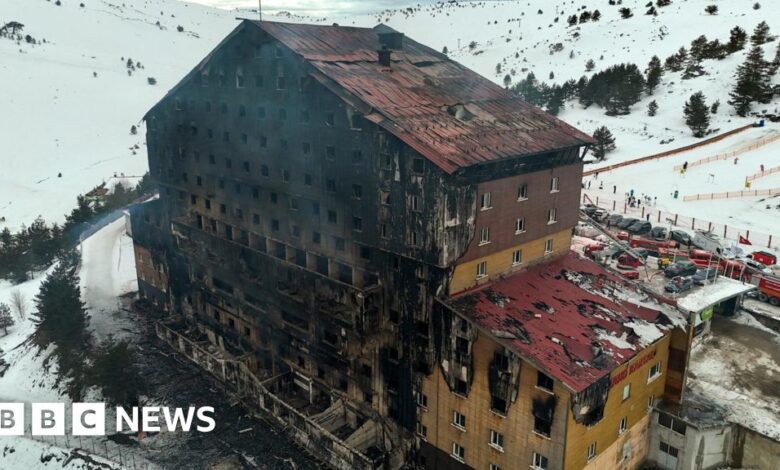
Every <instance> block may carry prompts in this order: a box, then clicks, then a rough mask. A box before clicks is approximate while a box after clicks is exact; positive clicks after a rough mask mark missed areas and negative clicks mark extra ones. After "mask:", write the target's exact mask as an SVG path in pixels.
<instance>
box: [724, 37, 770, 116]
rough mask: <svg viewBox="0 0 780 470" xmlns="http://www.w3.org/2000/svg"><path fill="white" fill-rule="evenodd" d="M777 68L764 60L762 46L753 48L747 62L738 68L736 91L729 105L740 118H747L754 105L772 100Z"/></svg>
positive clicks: (731, 95)
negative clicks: (772, 80)
mask: <svg viewBox="0 0 780 470" xmlns="http://www.w3.org/2000/svg"><path fill="white" fill-rule="evenodd" d="M775 72H776V68H775V67H773V65H772V64H771V63H769V62H767V61H766V60H764V50H763V49H762V48H761V46H753V48H752V49H750V52H748V55H747V58H746V59H745V62H744V63H743V64H742V65H740V66H739V67H738V68H737V73H736V77H735V81H736V83H735V85H734V89H733V90H732V91H731V93H729V96H730V97H731V99H730V100H729V104H730V105H732V106H733V107H734V110H735V111H736V112H737V114H738V115H740V116H747V113H748V112H749V111H750V108H751V105H752V103H762V104H766V103H769V101H771V100H772V95H773V88H772V83H771V77H772V74H773V73H775Z"/></svg>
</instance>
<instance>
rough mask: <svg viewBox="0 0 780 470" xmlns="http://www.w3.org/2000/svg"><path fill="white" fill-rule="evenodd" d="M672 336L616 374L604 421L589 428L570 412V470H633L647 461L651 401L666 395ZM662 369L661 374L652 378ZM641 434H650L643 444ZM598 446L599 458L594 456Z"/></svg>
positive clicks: (567, 459) (568, 434) (567, 437)
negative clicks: (606, 469) (648, 418)
mask: <svg viewBox="0 0 780 470" xmlns="http://www.w3.org/2000/svg"><path fill="white" fill-rule="evenodd" d="M670 337H671V335H670V334H667V335H666V336H664V337H663V338H661V339H659V340H658V342H656V343H654V344H653V345H651V346H649V347H647V348H646V349H645V350H643V351H641V352H639V354H637V355H636V356H634V358H632V359H631V361H629V362H628V363H626V364H624V365H622V366H621V367H619V368H617V369H615V370H614V371H612V373H611V374H610V377H611V389H610V391H609V395H608V397H607V403H606V405H605V407H604V417H603V418H602V419H601V421H599V422H598V423H596V424H594V425H593V426H586V425H583V424H578V423H577V422H575V421H574V418H573V417H572V415H571V413H569V418H568V423H567V426H566V428H567V433H566V451H565V458H564V459H565V460H564V461H565V466H566V468H567V469H581V468H586V467H587V468H592V469H594V470H595V469H602V468H625V469H633V468H637V466H638V465H639V463H640V462H641V461H642V460H644V458H645V456H646V455H647V446H646V442H645V443H644V444H641V445H640V443H639V442H640V441H642V439H645V438H646V433H647V417H648V415H649V413H650V408H649V406H650V403H651V400H657V399H660V397H661V396H662V395H663V394H664V385H665V383H666V379H667V365H668V360H669V341H670ZM656 368H658V372H657V373H653V374H651V370H652V371H655V370H656ZM624 420H625V421H624ZM623 428H624V429H625V430H622V429H623ZM640 434H644V435H643V436H641V439H640V438H639V437H638V436H639V435H640ZM645 440H646V439H645ZM593 445H595V448H594V449H595V455H594V456H592V457H589V448H591V446H593Z"/></svg>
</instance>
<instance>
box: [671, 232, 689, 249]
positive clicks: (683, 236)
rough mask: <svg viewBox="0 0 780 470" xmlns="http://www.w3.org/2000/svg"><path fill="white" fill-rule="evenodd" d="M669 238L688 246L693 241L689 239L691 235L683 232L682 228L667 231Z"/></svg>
mask: <svg viewBox="0 0 780 470" xmlns="http://www.w3.org/2000/svg"><path fill="white" fill-rule="evenodd" d="M669 238H671V239H672V240H674V241H676V242H677V243H679V244H680V245H682V246H688V245H690V244H691V242H692V241H693V240H692V239H691V236H690V235H688V233H687V232H683V231H682V230H672V231H671V232H669Z"/></svg>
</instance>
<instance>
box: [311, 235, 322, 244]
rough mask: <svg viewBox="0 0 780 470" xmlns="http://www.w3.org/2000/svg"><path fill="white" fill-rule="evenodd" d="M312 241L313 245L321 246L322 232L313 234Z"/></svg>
mask: <svg viewBox="0 0 780 470" xmlns="http://www.w3.org/2000/svg"><path fill="white" fill-rule="evenodd" d="M311 241H312V243H316V244H318V245H319V244H320V242H321V241H322V235H320V232H312V233H311Z"/></svg>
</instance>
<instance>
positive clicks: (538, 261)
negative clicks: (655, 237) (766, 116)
mask: <svg viewBox="0 0 780 470" xmlns="http://www.w3.org/2000/svg"><path fill="white" fill-rule="evenodd" d="M145 119H146V123H147V146H148V154H149V168H150V175H151V176H152V177H153V179H154V180H155V182H156V183H157V184H158V186H159V199H156V200H154V201H151V202H149V203H147V204H145V205H144V206H143V207H142V208H141V209H140V210H139V211H137V212H135V213H134V214H133V215H132V232H133V238H134V245H135V254H136V263H137V271H138V278H139V279H138V281H139V289H140V295H141V297H142V299H143V300H144V301H145V302H146V303H147V304H148V305H150V306H153V307H152V308H154V309H156V310H158V311H160V312H162V313H163V317H162V320H161V321H160V322H159V323H158V326H157V333H158V335H159V336H160V337H161V338H162V339H163V340H165V341H167V342H169V343H170V344H171V345H172V346H173V347H174V348H176V349H178V350H180V351H181V352H182V353H184V354H186V355H187V356H188V357H189V358H191V359H192V360H193V361H195V362H197V363H198V364H200V365H201V366H202V367H204V368H205V369H206V370H208V371H209V372H210V373H212V374H214V375H215V376H216V377H217V378H218V379H220V380H222V381H224V382H226V384H228V385H229V386H230V387H232V388H233V389H235V390H237V391H238V394H239V396H240V397H241V399H242V400H243V401H244V402H245V403H246V404H248V405H249V406H260V407H262V408H264V409H265V410H266V411H269V412H270V413H271V414H273V415H274V416H276V417H277V419H279V420H281V421H282V422H284V423H286V424H288V425H289V429H292V431H291V432H292V433H293V434H294V437H296V438H297V440H298V441H299V442H300V443H301V444H302V445H303V446H304V447H306V448H307V449H308V450H310V451H311V452H313V453H315V454H317V455H318V456H319V457H322V458H323V459H324V460H326V461H327V462H329V464H330V465H332V466H333V467H336V468H388V469H389V468H399V467H401V466H403V465H405V464H406V465H409V464H411V463H412V462H414V463H417V464H418V465H420V466H421V467H427V468H479V469H488V468H490V469H491V470H497V469H509V468H523V467H526V466H531V467H534V468H549V469H556V468H581V467H583V466H585V465H586V464H588V462H590V463H591V464H594V462H595V461H596V460H595V459H597V458H601V454H604V453H605V451H606V450H607V449H613V451H614V449H617V446H620V450H621V452H622V451H624V450H625V447H626V445H628V444H626V443H625V442H627V439H628V437H630V436H631V433H629V432H627V431H629V430H631V429H633V426H634V425H638V424H637V423H640V422H641V421H642V420H643V419H645V418H644V417H645V416H646V415H647V403H648V400H651V401H652V399H653V397H662V396H664V397H669V398H672V399H673V398H674V397H675V396H678V395H679V389H680V387H681V386H680V383H681V381H682V378H681V376H682V375H683V374H684V362H685V359H684V357H686V356H685V354H686V352H685V351H687V343H686V338H687V337H686V336H685V335H684V334H682V333H680V335H681V336H680V337H679V338H677V337H676V336H675V334H676V332H678V329H676V328H674V321H673V319H672V317H673V316H674V315H673V312H669V309H666V308H664V307H663V306H660V305H656V304H655V303H653V302H652V301H650V300H647V302H648V304H652V305H650V306H640V305H638V304H637V303H634V302H631V301H630V299H631V298H632V296H635V297H637V298H640V297H641V296H642V295H643V294H642V293H640V292H638V291H637V290H636V289H635V288H634V287H633V286H631V285H629V284H627V283H626V282H624V281H622V280H620V279H618V278H616V276H614V275H613V274H611V273H608V272H606V271H605V270H604V268H602V267H599V266H596V265H595V264H593V263H592V262H590V261H588V260H584V259H582V258H580V257H579V255H576V254H574V253H572V252H570V243H571V237H572V229H573V227H574V226H575V225H576V223H577V221H578V216H579V198H580V187H581V178H582V169H583V162H582V159H583V156H584V154H585V151H586V149H587V146H588V145H589V144H590V143H591V139H590V137H588V136H587V135H585V134H583V133H581V132H579V131H577V130H576V129H574V128H572V127H571V126H569V125H567V124H565V123H563V122H562V121H560V120H557V119H556V118H554V117H552V116H550V115H547V114H546V113H544V112H543V111H541V110H539V109H537V108H535V107H533V106H531V105H529V104H527V103H525V102H524V101H522V100H521V99H519V98H517V97H516V96H515V95H513V94H512V93H511V92H510V91H508V90H506V89H504V88H502V87H500V86H498V85H496V84H494V83H492V82H491V81H489V80H487V79H485V78H483V77H481V76H479V75H477V74H476V73H474V72H472V71H471V70H469V69H467V68H465V67H464V66H462V65H460V64H458V63H457V62H455V61H453V60H451V59H449V58H448V57H447V56H446V55H444V54H441V53H439V52H436V51H434V50H432V49H430V48H429V47H426V46H424V45H422V44H419V43H417V42H415V41H413V40H411V39H409V38H408V37H405V36H404V35H403V34H402V33H400V32H397V31H395V30H393V29H391V28H389V27H387V26H384V25H380V26H377V27H375V28H355V27H342V26H337V25H333V26H319V25H304V24H287V23H277V22H266V21H262V22H260V21H251V20H243V21H241V22H240V23H239V25H238V26H237V27H236V28H235V30H234V31H233V32H231V33H230V34H229V35H228V36H227V37H226V38H225V39H224V40H223V41H222V42H221V43H220V44H219V45H218V46H217V47H216V48H215V49H214V50H213V51H212V52H211V53H210V54H209V55H208V56H207V57H206V58H205V59H204V60H203V61H202V62H201V63H200V64H198V65H197V66H196V67H195V68H194V69H193V70H192V71H191V72H190V73H189V74H188V75H187V76H186V77H184V79H183V80H182V81H181V82H180V83H179V84H178V85H176V86H175V87H174V88H173V89H172V90H171V91H170V92H169V93H168V94H167V95H166V96H165V97H164V98H163V99H162V100H161V101H160V102H159V103H158V104H157V105H155V106H154V107H153V108H152V109H151V110H150V111H149V112H148V114H147V115H146V117H145ZM643 301H644V300H643ZM675 348H677V349H675ZM648 357H649V359H648ZM681 357H683V359H681ZM639 362H641V364H639V365H638V366H635V365H636V364H638V363H639ZM681 363H683V365H681ZM628 371H631V372H630V373H629V372H628ZM648 371H649V372H648ZM621 374H622V375H624V377H623V379H621V380H617V378H618V377H619V376H621ZM642 374H644V375H643V377H644V378H645V379H647V378H648V377H649V378H652V379H653V380H655V379H656V377H661V376H662V378H661V379H658V380H655V381H647V380H640V379H641V377H640V375H642ZM640 382H641V383H640ZM648 382H652V383H648ZM624 384H632V385H635V386H636V388H635V390H634V391H633V392H629V395H628V396H626V391H625V390H624ZM613 388H614V391H611V390H612V389H613ZM640 401H641V403H640ZM623 415H625V416H627V417H628V422H623V421H621V418H622V417H623ZM645 420H646V419H645ZM645 425H646V424H645ZM296 433H297V434H296ZM621 439H622V440H621ZM637 439H638V438H637ZM591 441H592V442H594V443H596V444H594V445H595V446H596V448H595V449H593V452H591V450H592V449H591V447H590V443H591ZM631 442H633V441H631ZM629 447H630V445H629ZM621 452H617V451H614V452H613V453H614V454H615V455H612V454H610V456H609V458H610V459H613V458H614V459H615V461H616V462H620V461H621V459H624V461H625V464H626V465H629V464H631V462H634V461H635V460H636V458H637V457H636V456H637V455H639V454H640V453H639V452H636V451H635V452H634V454H632V455H633V456H632V457H631V459H629V460H625V456H624V455H625V452H622V453H621ZM618 453H620V455H621V456H617V454H618ZM591 454H592V455H591ZM604 458H607V457H604ZM520 462H522V465H521V464H520ZM610 465H611V464H610ZM600 468H607V467H606V466H602V467H600Z"/></svg>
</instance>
